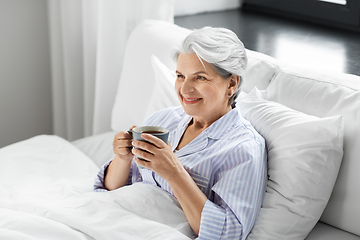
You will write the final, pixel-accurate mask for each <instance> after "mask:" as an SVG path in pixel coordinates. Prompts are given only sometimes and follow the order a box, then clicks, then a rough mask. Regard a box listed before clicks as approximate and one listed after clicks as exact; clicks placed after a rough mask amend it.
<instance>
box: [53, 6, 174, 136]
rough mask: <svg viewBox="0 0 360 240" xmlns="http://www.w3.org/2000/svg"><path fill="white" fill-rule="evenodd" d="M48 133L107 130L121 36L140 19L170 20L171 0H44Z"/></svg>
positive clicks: (119, 65) (123, 42) (81, 133)
mask: <svg viewBox="0 0 360 240" xmlns="http://www.w3.org/2000/svg"><path fill="white" fill-rule="evenodd" d="M48 13H49V32H50V48H51V67H52V94H53V97H52V100H53V103H52V105H53V119H54V123H53V128H54V134H56V135H58V136H61V137H64V138H66V139H68V140H70V141H72V140H75V139H79V138H82V137H86V136H90V135H94V134H99V133H102V132H106V131H109V130H110V120H111V111H112V107H113V102H114V99H115V95H116V89H117V85H118V81H119V78H120V73H121V69H122V60H123V53H124V50H125V45H126V40H127V38H128V36H129V34H130V33H131V31H132V30H133V29H134V28H135V27H136V25H137V24H138V23H139V22H141V21H142V20H144V19H159V20H165V21H170V22H173V21H174V0H48Z"/></svg>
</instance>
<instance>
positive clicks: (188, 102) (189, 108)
mask: <svg viewBox="0 0 360 240" xmlns="http://www.w3.org/2000/svg"><path fill="white" fill-rule="evenodd" d="M203 64H204V65H203ZM203 64H202V63H201V62H200V60H199V58H198V57H197V55H195V54H194V53H186V54H183V53H181V54H180V55H179V57H178V64H177V70H176V73H177V79H176V83H175V90H176V92H177V95H178V98H179V101H180V103H181V105H182V106H183V108H184V111H185V112H186V113H187V114H188V115H190V116H193V117H197V118H198V119H199V120H203V121H216V120H217V119H218V118H220V117H221V116H223V115H225V114H226V113H227V112H228V111H230V110H231V107H230V106H229V105H228V100H229V98H230V96H229V95H228V94H229V93H230V94H231V95H232V94H233V93H234V86H232V85H233V82H234V81H232V80H231V79H232V77H230V78H229V79H224V78H223V77H221V76H220V75H219V74H218V73H217V72H216V71H215V70H214V68H213V67H212V66H211V64H209V63H207V62H205V61H203ZM235 87H237V85H236V86H235ZM235 90H236V88H235Z"/></svg>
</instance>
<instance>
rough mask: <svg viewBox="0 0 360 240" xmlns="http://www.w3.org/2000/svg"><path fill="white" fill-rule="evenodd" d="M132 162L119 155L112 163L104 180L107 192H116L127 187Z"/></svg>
mask: <svg viewBox="0 0 360 240" xmlns="http://www.w3.org/2000/svg"><path fill="white" fill-rule="evenodd" d="M130 168H131V161H124V160H122V159H120V158H119V157H118V156H117V155H116V156H115V158H114V160H113V161H112V162H111V163H110V165H109V167H108V169H107V172H106V175H105V180H104V185H105V187H106V189H107V190H110V191H111V190H115V189H118V188H120V187H123V186H125V184H126V183H127V182H128V180H129V174H130Z"/></svg>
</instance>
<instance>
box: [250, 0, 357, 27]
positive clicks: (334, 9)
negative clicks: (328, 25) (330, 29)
mask: <svg viewBox="0 0 360 240" xmlns="http://www.w3.org/2000/svg"><path fill="white" fill-rule="evenodd" d="M244 4H245V5H251V6H253V7H252V8H254V7H256V6H258V7H261V8H265V9H269V10H275V11H280V12H284V13H288V14H296V15H299V16H302V17H306V18H311V19H313V20H320V21H329V22H332V23H334V24H341V25H347V26H350V27H358V26H360V1H359V0H347V1H346V5H341V4H337V3H331V2H326V1H318V0H244Z"/></svg>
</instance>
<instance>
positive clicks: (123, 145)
mask: <svg viewBox="0 0 360 240" xmlns="http://www.w3.org/2000/svg"><path fill="white" fill-rule="evenodd" d="M135 127H136V126H132V127H131V128H130V130H131V129H133V128H135ZM132 140H133V138H132V133H129V132H128V131H122V132H119V133H117V134H116V135H115V137H114V141H113V152H114V154H115V155H116V156H117V157H118V158H119V159H121V160H125V161H131V160H132V159H133V157H134V154H133V153H132V152H131V149H132V144H131V143H132Z"/></svg>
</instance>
